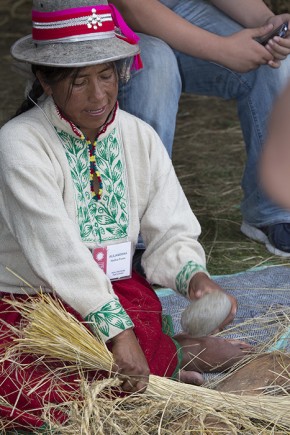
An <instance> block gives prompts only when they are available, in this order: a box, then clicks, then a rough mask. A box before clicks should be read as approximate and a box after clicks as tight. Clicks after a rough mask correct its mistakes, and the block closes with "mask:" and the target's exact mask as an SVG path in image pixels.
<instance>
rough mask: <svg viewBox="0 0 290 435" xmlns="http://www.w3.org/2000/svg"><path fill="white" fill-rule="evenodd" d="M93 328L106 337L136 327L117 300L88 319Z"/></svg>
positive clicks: (91, 314)
mask: <svg viewBox="0 0 290 435" xmlns="http://www.w3.org/2000/svg"><path fill="white" fill-rule="evenodd" d="M86 321H88V322H89V323H90V326H91V328H92V329H93V330H94V329H95V330H96V331H97V333H101V334H102V335H104V336H105V337H110V336H112V335H116V334H115V332H116V329H117V330H119V332H121V331H124V330H125V329H127V328H132V327H133V326H134V324H133V322H132V320H131V319H130V317H129V316H128V315H127V313H126V311H125V310H124V308H123V307H122V305H121V304H120V303H119V301H118V300H117V299H115V300H114V301H112V302H109V303H107V304H105V305H104V306H103V307H102V309H101V310H100V311H97V312H95V313H90V314H89V315H88V316H87V317H86Z"/></svg>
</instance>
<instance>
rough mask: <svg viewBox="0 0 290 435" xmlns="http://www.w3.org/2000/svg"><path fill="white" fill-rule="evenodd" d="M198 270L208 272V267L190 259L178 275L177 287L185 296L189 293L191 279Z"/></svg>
mask: <svg viewBox="0 0 290 435" xmlns="http://www.w3.org/2000/svg"><path fill="white" fill-rule="evenodd" d="M197 272H205V273H207V271H206V269H205V268H204V267H203V266H201V265H200V264H197V263H195V262H194V261H188V262H187V263H186V264H185V266H183V268H182V269H181V271H180V272H179V273H178V275H177V276H176V280H175V285H176V289H177V291H178V292H179V293H181V294H182V295H183V296H186V295H187V289H188V285H189V280H190V279H191V277H192V276H193V275H194V274H195V273H197Z"/></svg>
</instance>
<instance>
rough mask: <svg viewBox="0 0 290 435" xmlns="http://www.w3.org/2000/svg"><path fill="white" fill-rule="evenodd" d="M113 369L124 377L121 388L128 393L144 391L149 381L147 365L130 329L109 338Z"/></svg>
mask: <svg viewBox="0 0 290 435" xmlns="http://www.w3.org/2000/svg"><path fill="white" fill-rule="evenodd" d="M111 343H112V353H113V357H114V361H115V367H114V371H116V372H117V373H118V374H119V375H120V378H121V379H124V382H123V384H122V389H123V390H124V391H126V392H128V393H135V392H140V393H142V392H144V391H145V390H146V388H147V386H148V382H149V374H150V371H149V366H148V363H147V361H146V358H145V355H144V353H143V351H142V349H141V347H140V345H139V343H138V340H137V338H136V336H135V334H134V332H133V330H132V329H126V330H125V331H124V332H121V333H120V334H118V335H116V336H115V337H114V338H112V340H111Z"/></svg>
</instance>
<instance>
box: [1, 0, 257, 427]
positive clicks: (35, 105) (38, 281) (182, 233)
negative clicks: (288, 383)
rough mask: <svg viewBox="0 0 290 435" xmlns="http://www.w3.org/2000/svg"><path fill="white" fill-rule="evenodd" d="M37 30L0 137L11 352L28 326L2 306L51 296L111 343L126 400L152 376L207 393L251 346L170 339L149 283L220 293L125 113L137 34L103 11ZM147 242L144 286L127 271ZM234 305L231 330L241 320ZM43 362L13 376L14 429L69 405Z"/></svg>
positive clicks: (147, 133)
mask: <svg viewBox="0 0 290 435" xmlns="http://www.w3.org/2000/svg"><path fill="white" fill-rule="evenodd" d="M32 17H33V31H32V37H31V36H29V37H25V38H22V39H20V40H19V41H17V42H16V43H15V44H14V46H13V47H12V50H11V52H12V55H13V56H14V58H16V59H18V60H19V61H24V62H29V63H31V64H32V71H33V74H34V76H35V81H34V83H33V86H32V89H31V90H30V92H29V93H28V95H27V99H26V100H25V101H24V103H23V105H22V106H21V108H20V109H19V110H18V112H17V116H16V117H14V118H13V119H12V120H10V121H9V122H7V123H6V125H4V126H3V128H2V129H1V133H0V152H1V159H0V178H1V183H0V186H1V187H0V188H1V196H0V210H1V215H0V219H1V220H0V226H1V232H0V263H1V266H0V267H1V273H0V291H1V292H2V299H1V310H0V311H1V315H0V316H1V325H2V329H1V337H2V341H3V342H5V341H8V342H9V341H10V340H12V338H13V337H11V334H10V335H9V334H7V331H9V325H14V324H18V323H19V322H20V321H21V314H19V313H18V312H16V311H15V312H14V311H11V310H12V309H11V307H10V305H8V304H7V302H5V300H6V299H7V298H16V299H17V298H25V297H27V296H25V294H26V293H28V294H29V295H33V293H37V289H39V288H41V289H42V291H44V292H52V291H53V292H55V293H56V295H57V296H58V297H59V298H61V299H62V301H63V302H64V305H65V307H66V309H67V310H69V311H71V312H73V313H74V314H75V315H76V316H77V317H80V318H81V319H82V320H83V321H85V322H87V323H88V325H89V326H90V328H91V329H92V330H93V331H95V332H96V333H97V334H99V335H100V336H101V337H102V339H103V340H104V341H105V342H106V343H107V345H108V346H109V348H110V350H111V351H112V353H113V357H114V361H115V363H116V367H117V371H118V373H119V375H120V376H123V377H124V382H123V384H122V388H123V390H124V391H126V392H135V391H144V390H145V389H146V386H147V384H148V379H149V374H150V373H152V374H155V375H160V376H167V377H173V378H178V379H180V380H181V381H184V382H187V383H196V384H200V383H202V381H203V379H202V375H201V373H202V372H203V371H205V370H208V369H209V368H212V367H215V366H218V365H219V366H220V367H219V369H225V368H228V367H229V366H230V365H231V364H232V363H233V361H236V360H237V359H240V358H241V357H242V356H243V355H244V352H247V351H248V349H249V347H250V346H248V345H247V344H246V343H243V342H241V341H238V340H237V341H235V340H226V339H222V338H217V337H201V338H192V337H190V336H188V335H186V334H178V335H176V336H173V337H171V336H169V335H166V334H164V333H163V332H162V315H161V314H162V310H161V304H160V302H159V299H158V298H157V296H156V294H155V292H154V291H153V290H152V288H151V286H150V283H157V284H160V285H162V286H166V287H171V288H173V289H175V290H176V291H177V292H179V293H180V294H181V295H182V296H185V297H188V298H189V299H192V300H193V299H195V298H201V297H202V296H203V295H205V294H206V293H210V292H213V291H216V290H217V289H219V290H221V289H220V287H219V286H218V285H217V284H216V283H214V282H213V281H212V280H211V279H210V277H209V274H208V272H207V270H206V265H205V254H204V250H203V248H202V246H201V245H200V243H199V242H198V237H199V234H200V226H199V223H198V221H197V219H196V218H195V216H194V214H193V213H192V211H191V208H190V206H189V204H188V202H187V200H186V198H185V195H184V193H183V191H182V189H181V186H180V184H179V182H178V180H177V177H176V175H175V172H174V169H173V167H172V163H171V160H170V159H169V157H168V155H167V153H166V150H165V148H164V146H163V145H162V143H161V141H160V139H159V137H158V136H157V134H156V133H155V132H154V130H153V129H152V128H151V127H150V126H149V125H147V124H146V123H144V122H143V121H141V120H139V119H137V118H136V117H134V116H132V115H129V114H128V113H125V112H123V111H121V110H119V108H118V103H117V94H118V77H125V76H127V73H128V72H129V71H130V66H131V64H132V60H133V59H134V57H135V60H133V62H134V65H135V66H136V67H137V68H138V59H137V58H136V56H138V50H139V49H138V45H137V44H134V38H133V36H134V34H133V33H132V32H130V29H128V28H127V27H126V25H125V24H124V22H122V20H121V17H120V16H119V15H118V13H117V11H116V10H115V9H113V8H111V7H110V6H109V5H108V4H107V3H106V2H105V1H102V3H100V2H99V1H97V2H95V3H94V5H92V4H91V1H90V0H85V1H84V0H82V2H80V1H79V0H69V1H66V2H64V1H63V0H62V1H60V0H49V1H48V0H34V1H33V13H32ZM114 20H115V21H116V20H118V23H117V24H115V22H114ZM116 25H117V26H119V27H120V26H121V27H122V28H121V30H122V31H123V34H120V33H121V32H119V31H118V32H117V33H116V32H115V26H116ZM127 41H129V42H127ZM44 96H45V97H44ZM40 97H42V98H40ZM156 104H158V103H157V102H156ZM139 233H141V234H142V237H143V240H144V241H145V244H146V251H145V253H144V255H143V258H142V266H143V268H144V271H145V273H146V278H147V279H144V278H143V277H141V276H139V275H138V274H137V273H136V272H133V273H132V272H131V262H132V255H133V253H134V249H135V246H136V243H137V239H138V234H139ZM6 266H8V267H9V268H10V269H12V270H13V271H15V272H16V273H17V275H18V276H20V277H23V279H25V281H26V283H29V284H30V285H31V286H32V287H33V288H34V289H35V291H34V290H32V289H31V288H30V287H28V286H26V285H25V283H23V282H21V280H20V279H19V278H18V277H17V276H15V275H14V274H11V273H9V272H8V271H7V269H6ZM229 297H230V296H229ZM230 298H231V304H232V309H231V313H230V315H229V317H228V318H227V319H226V322H225V323H227V322H230V321H231V320H232V319H233V317H234V314H235V311H236V301H235V299H234V298H233V297H230ZM8 307H9V309H8ZM51 326H52V327H53V325H51ZM221 326H223V325H221ZM197 355H198V356H199V357H198V358H194V357H195V356H197ZM27 361H28V362H29V363H28V362H27ZM33 361H34V360H33V356H31V359H28V360H27V357H26V359H25V365H24V364H23V366H22V367H21V376H19V370H20V369H17V368H15V367H14V366H12V365H10V366H9V362H8V361H6V362H5V363H3V367H2V370H1V383H0V385H1V387H0V396H2V397H4V398H5V400H7V402H9V403H10V404H11V405H13V412H12V413H11V410H10V414H9V415H10V418H11V419H17V418H19V419H20V420H21V418H22V420H21V421H24V420H25V419H24V417H23V415H24V414H21V413H22V412H23V411H25V412H26V413H28V414H29V417H27V420H25V422H26V421H28V420H29V419H30V420H29V421H30V423H31V421H32V422H33V421H34V423H33V424H35V425H36V426H37V425H40V424H41V421H40V423H39V416H40V415H41V407H42V406H43V403H44V402H45V400H46V401H49V400H51V401H58V400H60V401H61V400H63V396H62V395H61V394H56V393H55V394H54V395H53V396H52V393H51V394H50V395H48V394H47V391H48V390H49V389H48V388H47V385H46V384H45V385H46V386H45V388H44V383H39V385H38V384H37V380H39V379H42V377H41V376H43V374H44V373H45V371H46V370H48V369H47V367H46V366H45V365H44V364H43V366H41V364H40V363H38V364H37V365H33ZM7 371H9V377H7ZM128 376H129V377H130V378H129V380H128ZM32 385H33V389H34V390H33V391H34V394H29V391H30V389H29V387H30V386H32ZM36 385H38V387H37V386H36ZM65 385H66V386H67V381H66V382H65ZM77 388H78V383H77V382H75V389H77ZM50 391H51V389H50ZM54 391H55V390H54ZM19 392H21V393H19ZM48 396H49V397H48ZM17 411H18V414H17V415H16V413H17ZM19 415H20V416H19ZM31 416H32V417H31ZM33 416H35V420H33V418H34V417H33ZM20 420H19V421H20ZM25 422H24V423H23V425H24V426H25V424H26V423H25Z"/></svg>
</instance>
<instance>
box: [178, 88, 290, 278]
mask: <svg viewBox="0 0 290 435" xmlns="http://www.w3.org/2000/svg"><path fill="white" fill-rule="evenodd" d="M244 161H245V150H244V142H243V137H242V133H241V130H240V124H239V120H238V118H237V114H236V106H235V102H234V101H228V102H226V101H221V100H219V99H217V98H209V97H198V96H190V95H183V96H182V98H181V102H180V108H179V113H178V119H177V129H176V137H175V144H174V152H173V162H174V166H175V169H176V172H177V175H178V177H179V180H180V182H181V184H182V186H183V188H184V191H185V193H186V195H187V198H188V200H189V202H190V205H191V207H192V209H193V211H194V212H195V214H196V215H197V217H198V219H199V221H200V223H201V226H202V236H201V242H202V243H203V245H204V247H205V250H206V253H207V258H208V268H209V271H210V272H211V273H212V274H214V275H221V274H230V273H236V272H240V271H243V270H246V269H249V268H252V267H257V266H262V265H263V266H265V265H269V264H270V265H279V264H289V260H287V259H286V260H285V259H284V258H280V257H276V256H272V255H271V254H270V253H269V252H268V251H267V250H266V248H265V247H264V245H261V244H259V243H256V242H254V241H252V240H249V239H248V238H247V237H245V236H244V235H243V234H242V233H241V232H240V225H241V213H240V201H241V199H242V190H241V188H240V180H241V177H242V173H243V167H244Z"/></svg>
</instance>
